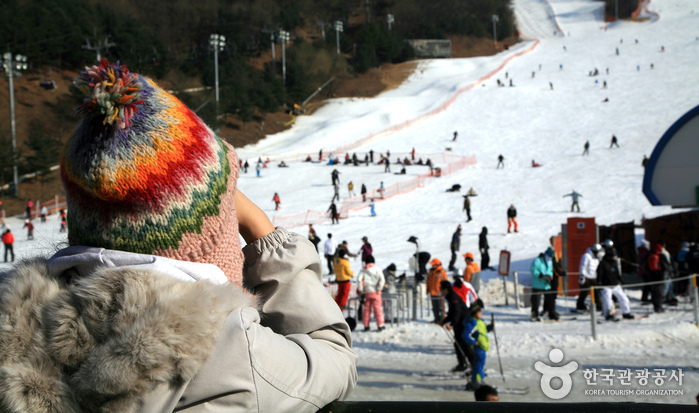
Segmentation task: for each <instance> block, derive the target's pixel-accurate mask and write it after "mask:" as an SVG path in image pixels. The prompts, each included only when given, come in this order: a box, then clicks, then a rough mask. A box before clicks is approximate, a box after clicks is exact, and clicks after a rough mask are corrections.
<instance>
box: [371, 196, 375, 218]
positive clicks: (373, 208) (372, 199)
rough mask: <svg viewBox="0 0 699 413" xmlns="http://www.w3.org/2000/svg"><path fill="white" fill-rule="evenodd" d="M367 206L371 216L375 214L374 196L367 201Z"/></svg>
mask: <svg viewBox="0 0 699 413" xmlns="http://www.w3.org/2000/svg"><path fill="white" fill-rule="evenodd" d="M369 208H371V216H372V217H375V216H376V203H375V202H374V198H371V202H369Z"/></svg>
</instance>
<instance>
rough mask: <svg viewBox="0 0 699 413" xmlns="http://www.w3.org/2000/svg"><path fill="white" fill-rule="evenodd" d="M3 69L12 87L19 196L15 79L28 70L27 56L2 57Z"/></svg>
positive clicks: (15, 177) (15, 178) (12, 126)
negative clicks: (22, 71)
mask: <svg viewBox="0 0 699 413" xmlns="http://www.w3.org/2000/svg"><path fill="white" fill-rule="evenodd" d="M1 62H2V67H3V69H5V76H7V79H8V83H9V86H10V128H11V130H12V172H13V175H14V180H13V182H14V185H15V193H14V194H13V195H14V196H19V176H18V175H17V129H16V127H15V84H14V81H13V79H14V78H16V77H20V76H22V73H21V72H20V71H21V70H27V67H28V66H27V56H22V55H21V54H18V55H16V56H15V58H14V59H12V53H10V52H7V53H5V54H3V55H2V61H1Z"/></svg>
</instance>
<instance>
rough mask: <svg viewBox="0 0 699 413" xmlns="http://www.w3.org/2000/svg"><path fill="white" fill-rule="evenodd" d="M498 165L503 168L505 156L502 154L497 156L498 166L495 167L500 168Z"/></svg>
mask: <svg viewBox="0 0 699 413" xmlns="http://www.w3.org/2000/svg"><path fill="white" fill-rule="evenodd" d="M500 167H502V168H505V157H504V156H502V154H500V155H499V156H498V166H497V168H495V169H500Z"/></svg>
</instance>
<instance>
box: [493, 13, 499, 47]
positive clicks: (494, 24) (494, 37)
mask: <svg viewBox="0 0 699 413" xmlns="http://www.w3.org/2000/svg"><path fill="white" fill-rule="evenodd" d="M491 20H492V21H493V45H494V46H495V49H497V48H498V37H497V32H496V30H497V29H496V27H495V26H496V24H497V22H498V20H500V17H498V15H497V14H493V17H491Z"/></svg>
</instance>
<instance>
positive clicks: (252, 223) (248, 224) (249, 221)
mask: <svg viewBox="0 0 699 413" xmlns="http://www.w3.org/2000/svg"><path fill="white" fill-rule="evenodd" d="M234 200H235V209H236V215H237V217H238V224H239V231H240V235H242V236H243V239H244V240H245V242H247V243H248V244H250V243H252V242H254V241H255V240H257V239H260V238H262V237H264V236H265V235H267V234H269V233H271V232H272V231H274V225H272V222H271V221H270V220H269V218H268V217H267V214H265V213H264V212H262V210H261V209H260V208H259V207H258V206H257V205H255V204H254V203H253V202H252V201H250V200H249V199H248V198H247V197H246V196H245V195H244V194H243V193H242V192H240V190H236V192H235V198H234Z"/></svg>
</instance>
